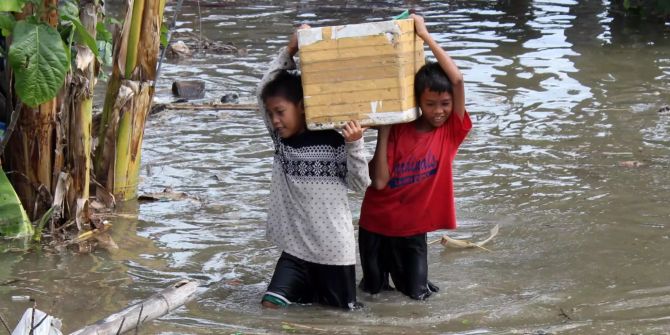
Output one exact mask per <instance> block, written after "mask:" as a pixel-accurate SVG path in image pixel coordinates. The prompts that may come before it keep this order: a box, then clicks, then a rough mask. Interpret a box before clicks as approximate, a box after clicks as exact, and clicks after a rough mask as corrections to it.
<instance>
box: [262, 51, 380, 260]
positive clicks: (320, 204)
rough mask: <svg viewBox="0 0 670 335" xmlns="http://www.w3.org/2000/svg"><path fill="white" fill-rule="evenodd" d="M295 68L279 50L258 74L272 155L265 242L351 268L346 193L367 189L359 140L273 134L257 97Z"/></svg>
mask: <svg viewBox="0 0 670 335" xmlns="http://www.w3.org/2000/svg"><path fill="white" fill-rule="evenodd" d="M284 69H286V70H290V69H295V63H294V61H293V58H292V57H291V55H290V54H289V53H288V52H287V51H286V48H284V49H282V50H281V51H280V53H279V55H278V57H277V58H276V59H275V60H274V61H273V62H272V63H270V68H269V69H268V71H267V72H266V74H265V75H264V76H263V79H262V80H261V82H260V84H259V86H258V90H257V98H258V105H259V106H260V111H261V113H262V115H263V120H264V122H265V125H266V127H267V128H268V131H269V132H270V137H271V138H272V141H273V143H274V147H275V153H274V162H273V164H272V186H271V189H270V200H269V206H268V217H267V231H266V234H267V238H268V240H270V241H271V242H273V243H274V244H275V245H277V247H279V248H280V249H281V250H283V251H284V252H286V253H289V254H291V255H293V256H296V257H298V258H300V259H303V260H305V261H309V262H313V263H318V264H327V265H352V264H356V241H355V238H354V228H353V224H352V217H351V210H350V208H349V201H348V197H347V190H348V189H351V190H354V191H359V192H361V191H364V190H365V189H366V188H367V187H368V185H370V177H369V174H368V164H367V160H366V157H365V156H366V155H365V148H364V146H363V139H362V138H361V139H360V140H358V141H355V142H345V141H344V138H343V137H342V135H340V134H339V133H337V132H336V131H334V130H323V131H309V130H307V131H305V132H303V133H301V134H299V135H295V136H293V137H291V138H288V139H282V138H280V137H279V136H278V135H277V133H276V132H275V131H274V130H273V128H272V125H271V123H270V120H269V119H268V114H267V111H266V109H265V104H264V103H263V101H262V100H261V98H260V93H261V92H262V91H263V88H264V87H265V85H267V83H268V82H270V81H271V80H272V79H274V77H275V76H276V74H277V73H278V72H279V71H281V70H284Z"/></svg>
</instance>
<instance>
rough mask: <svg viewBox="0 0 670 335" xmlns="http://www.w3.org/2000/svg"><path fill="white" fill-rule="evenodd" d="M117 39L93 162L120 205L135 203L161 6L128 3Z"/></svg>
mask: <svg viewBox="0 0 670 335" xmlns="http://www.w3.org/2000/svg"><path fill="white" fill-rule="evenodd" d="M127 5H128V7H127V12H126V19H125V21H124V25H123V29H122V32H121V35H120V36H119V35H117V36H115V43H114V44H115V47H114V58H113V66H112V76H111V77H110V81H109V84H108V87H107V95H106V98H105V105H104V107H103V116H102V123H101V127H100V133H99V135H98V147H97V148H96V156H95V160H96V162H95V174H96V179H97V180H98V182H100V183H101V184H102V185H103V186H104V188H105V189H106V190H105V191H108V192H111V193H112V194H113V195H114V197H115V198H116V199H118V200H121V201H124V200H129V199H133V198H135V197H137V186H138V180H139V173H140V163H141V153H142V138H143V136H144V125H145V122H146V119H147V116H148V114H149V110H150V108H151V101H152V99H153V94H154V87H153V81H154V80H155V79H156V64H157V62H158V51H159V46H160V26H161V22H162V21H163V8H164V7H165V0H144V1H141V0H137V1H133V0H128V2H127Z"/></svg>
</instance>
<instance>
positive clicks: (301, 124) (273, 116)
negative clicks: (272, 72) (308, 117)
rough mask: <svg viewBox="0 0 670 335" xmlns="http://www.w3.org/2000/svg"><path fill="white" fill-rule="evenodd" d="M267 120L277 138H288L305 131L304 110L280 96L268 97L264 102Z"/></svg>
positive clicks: (300, 105) (299, 105) (300, 104)
mask: <svg viewBox="0 0 670 335" xmlns="http://www.w3.org/2000/svg"><path fill="white" fill-rule="evenodd" d="M265 107H266V109H267V112H268V118H269V119H270V122H271V123H272V128H274V130H276V131H277V133H278V134H279V137H281V138H290V137H292V136H294V135H297V134H300V133H302V132H303V131H305V110H304V108H303V106H302V103H298V104H297V105H296V104H294V103H293V102H291V101H290V100H287V99H286V98H284V97H281V96H274V97H269V98H267V99H266V101H265Z"/></svg>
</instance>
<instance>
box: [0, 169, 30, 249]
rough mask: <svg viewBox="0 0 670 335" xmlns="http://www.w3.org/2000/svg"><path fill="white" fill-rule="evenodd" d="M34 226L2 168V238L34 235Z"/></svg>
mask: <svg viewBox="0 0 670 335" xmlns="http://www.w3.org/2000/svg"><path fill="white" fill-rule="evenodd" d="M33 232H34V231H33V226H32V224H31V223H30V220H29V219H28V215H27V214H26V211H25V210H24V209H23V206H21V201H19V197H18V196H17V195H16V192H15V191H14V188H13V187H12V184H10V183H9V179H7V175H5V171H3V170H2V169H0V238H12V239H14V238H25V237H31V236H32V235H33Z"/></svg>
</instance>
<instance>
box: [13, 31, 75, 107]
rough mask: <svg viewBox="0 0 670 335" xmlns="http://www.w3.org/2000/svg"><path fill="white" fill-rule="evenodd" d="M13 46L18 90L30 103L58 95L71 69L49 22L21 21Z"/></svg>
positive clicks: (14, 34)
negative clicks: (47, 23) (66, 74)
mask: <svg viewBox="0 0 670 335" xmlns="http://www.w3.org/2000/svg"><path fill="white" fill-rule="evenodd" d="M13 36H14V40H13V42H12V44H11V46H10V47H9V64H10V65H11V66H12V69H14V72H15V74H16V93H18V95H19V97H20V98H21V100H22V101H23V103H25V104H26V105H28V106H33V107H34V106H37V105H39V104H41V103H43V102H46V101H48V100H50V99H52V98H53V97H55V96H56V94H57V93H58V90H59V89H60V88H61V86H63V81H64V79H65V73H66V72H67V71H68V69H69V62H68V55H67V54H66V52H65V46H64V45H63V41H62V40H61V37H60V35H59V34H58V31H56V29H54V28H53V27H51V26H49V25H46V24H35V23H30V22H25V21H19V22H17V23H16V26H14V33H13Z"/></svg>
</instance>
